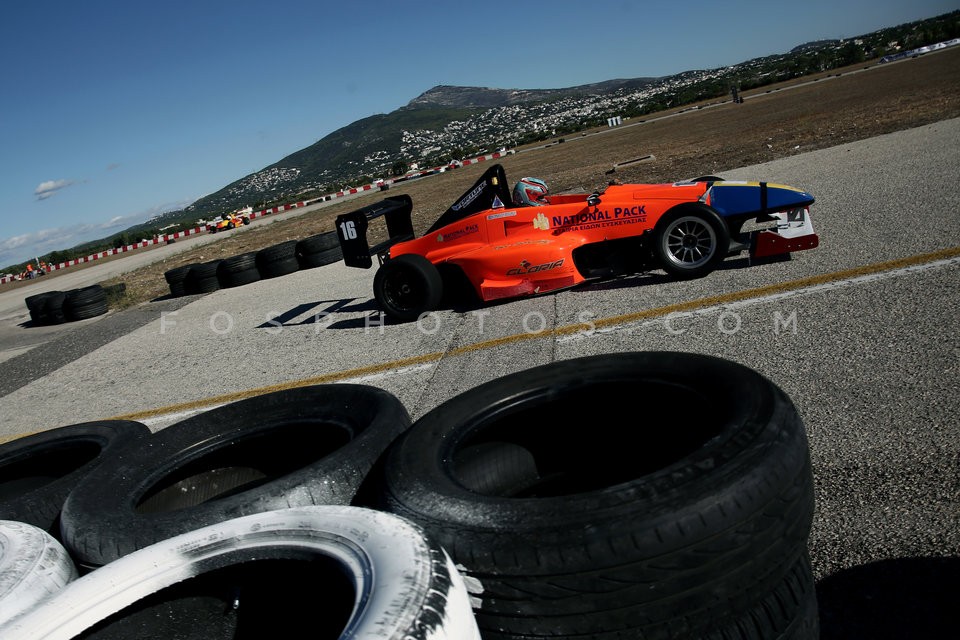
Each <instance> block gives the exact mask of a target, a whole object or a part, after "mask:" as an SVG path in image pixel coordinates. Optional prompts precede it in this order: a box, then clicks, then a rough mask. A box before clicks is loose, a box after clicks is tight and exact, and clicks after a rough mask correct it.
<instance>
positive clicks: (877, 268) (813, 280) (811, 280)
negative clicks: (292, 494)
mask: <svg viewBox="0 0 960 640" xmlns="http://www.w3.org/2000/svg"><path fill="white" fill-rule="evenodd" d="M957 256H960V247H951V248H949V249H942V250H940V251H934V252H931V253H923V254H919V255H915V256H910V257H907V258H900V259H897V260H888V261H886V262H878V263H875V264H871V265H866V266H863V267H855V268H853V269H844V270H842V271H834V272H833V273H825V274H822V275H818V276H810V277H808V278H801V279H799V280H791V281H789V282H781V283H778V284H771V285H767V286H764V287H756V288H753V289H745V290H743V291H734V292H731V293H724V294H720V295H716V296H710V297H707V298H698V299H696V300H690V301H688V302H678V303H676V304H671V305H667V306H665V307H657V308H656V309H647V310H645V311H637V312H635V313H627V314H624V315H619V316H613V317H610V318H599V319H596V320H592V321H590V322H589V323H577V324H569V325H564V326H561V327H555V328H553V329H547V330H544V331H540V332H538V333H518V334H513V335H509V336H504V337H502V338H495V339H493V340H485V341H482V342H476V343H474V344H470V345H467V346H463V347H457V348H456V349H451V350H449V351H437V352H434V353H427V354H424V355H421V356H414V357H411V358H402V359H400V360H393V361H392V362H384V363H380V364H374V365H369V366H366V367H358V368H356V369H347V370H345V371H336V372H333V373H327V374H324V375H321V376H315V377H312V378H303V379H300V380H291V381H289V382H282V383H279V384H273V385H268V386H265V387H258V388H255V389H248V390H246V391H237V392H235V393H227V394H223V395H219V396H212V397H210V398H203V399H200V400H193V401H190V402H181V403H179V404H173V405H169V406H166V407H159V408H156V409H148V410H145V411H138V412H135V413H128V414H124V415H121V416H115V417H114V418H109V419H111V420H143V419H145V418H151V417H155V416H160V415H166V414H170V413H178V412H183V411H191V410H196V409H203V408H205V407H210V406H213V405H220V404H226V403H228V402H235V401H237V400H243V399H245V398H251V397H253V396H259V395H263V394H265V393H273V392H275V391H283V390H286V389H294V388H298V387H306V386H311V385H315V384H326V383H331V382H337V381H340V380H348V379H352V378H359V377H362V376H367V375H373V374H377V373H383V372H385V371H390V370H393V369H402V368H405V367H411V366H416V365H422V364H428V363H431V362H437V361H439V360H440V359H442V358H444V357H450V356H458V355H463V354H467V353H472V352H475V351H483V350H485V349H493V348H496V347H500V346H503V345H507V344H513V343H516V342H524V341H526V340H539V339H543V338H556V337H558V336H566V335H571V334H575V333H580V332H585V331H591V330H596V329H602V328H604V327H611V326H616V325H620V324H628V323H631V322H638V321H641V320H650V319H652V318H658V317H662V316H667V315H670V314H671V313H678V312H684V311H694V310H697V309H702V308H706V307H713V306H717V305H721V304H729V303H731V302H740V301H742V300H749V299H752V298H763V297H766V296H771V295H775V294H779V293H785V292H788V291H796V290H798V289H805V288H807V287H813V286H817V285H823V284H829V283H832V282H839V281H841V280H849V279H851V278H857V277H860V276H866V275H872V274H876V273H882V272H884V271H893V270H895V269H904V268H907V267H914V266H918V265H923V264H927V263H930V262H936V261H937V260H946V259H950V258H955V257H957Z"/></svg>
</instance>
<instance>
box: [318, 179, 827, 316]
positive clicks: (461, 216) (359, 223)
mask: <svg viewBox="0 0 960 640" xmlns="http://www.w3.org/2000/svg"><path fill="white" fill-rule="evenodd" d="M531 195H532V198H531V197H528V196H531ZM813 202H814V198H813V196H812V195H810V194H809V193H806V192H805V191H802V190H800V189H797V188H794V187H789V186H786V185H782V184H773V183H766V182H733V181H725V180H723V179H722V178H719V177H716V176H703V177H700V178H695V179H692V180H683V181H680V182H673V183H666V184H611V185H610V186H608V187H607V188H606V190H605V191H604V192H603V193H599V192H595V193H573V194H561V195H550V194H548V192H547V187H546V184H545V183H543V181H541V180H538V179H536V178H523V179H521V180H520V181H519V182H518V184H517V188H516V189H514V192H513V193H511V191H510V190H509V187H508V185H507V180H506V175H505V173H504V170H503V167H502V166H501V165H499V164H497V165H494V166H492V167H490V168H489V169H488V170H487V171H486V172H485V173H484V175H483V176H482V177H481V178H480V179H479V180H478V181H477V182H476V183H475V184H474V185H473V187H471V188H470V189H468V190H467V191H466V192H465V193H464V194H463V195H462V196H461V197H460V198H459V199H458V200H457V201H456V203H455V204H454V205H453V206H451V207H450V208H449V209H447V211H446V212H445V213H444V214H443V215H441V216H440V218H439V219H438V220H437V221H436V222H435V223H434V224H433V225H432V226H431V227H430V228H429V229H428V230H427V232H426V233H425V234H424V235H422V236H421V237H419V238H415V237H414V231H413V225H412V222H411V213H412V210H413V202H412V200H411V198H410V196H407V195H400V196H395V197H391V198H386V199H385V200H382V201H380V202H378V203H375V204H372V205H369V206H367V207H364V208H362V209H358V210H356V211H352V212H350V213H347V214H343V215H340V216H339V217H338V218H337V222H336V224H337V233H338V236H339V239H340V245H341V247H342V249H343V256H344V262H345V263H346V264H347V265H348V266H352V267H360V268H369V267H370V266H372V264H373V260H372V256H374V255H376V256H377V257H378V260H379V262H380V268H379V269H378V270H377V273H376V275H375V276H374V281H373V293H374V297H375V298H376V300H377V302H378V303H379V305H380V307H381V308H382V309H383V311H384V312H385V313H386V314H387V316H388V317H390V318H392V319H394V320H398V321H410V320H415V319H417V318H418V317H419V316H420V315H421V314H423V313H425V312H428V311H431V310H433V309H436V308H437V307H438V305H439V304H440V301H441V298H442V297H443V294H444V290H445V288H446V289H450V288H467V289H471V290H472V291H473V292H474V293H475V294H476V295H477V297H478V298H479V299H480V300H482V301H491V300H499V299H503V298H511V297H519V296H529V295H537V294H543V293H549V292H553V291H558V290H561V289H566V288H569V287H573V286H576V285H578V284H581V283H584V282H587V281H590V280H596V279H601V278H612V277H616V276H620V275H627V274H631V273H637V272H641V271H646V270H651V269H657V268H661V269H663V270H664V271H666V272H667V273H668V274H669V275H671V276H673V277H676V278H681V279H687V278H697V277H701V276H705V275H707V274H708V273H710V272H711V271H713V270H714V269H715V268H716V267H717V265H719V263H720V262H722V261H723V260H725V259H726V258H727V257H728V256H731V255H736V254H738V253H740V252H741V251H745V250H746V251H749V253H750V255H751V256H752V257H755V258H762V257H766V256H773V255H777V254H786V253H790V252H793V251H800V250H804V249H812V248H814V247H816V246H818V244H819V238H818V236H817V234H816V233H814V231H813V226H812V222H811V220H810V205H811V204H813ZM528 204H529V205H533V206H526V205H528ZM380 216H383V217H384V218H385V220H386V226H387V233H388V235H389V239H388V240H387V241H386V242H384V243H381V244H379V245H377V246H374V247H370V246H369V245H368V242H367V229H368V225H369V221H371V220H373V219H375V218H378V217H380ZM747 222H756V223H759V224H758V225H757V228H755V229H752V230H750V231H747V232H744V231H743V227H744V225H745V223H747Z"/></svg>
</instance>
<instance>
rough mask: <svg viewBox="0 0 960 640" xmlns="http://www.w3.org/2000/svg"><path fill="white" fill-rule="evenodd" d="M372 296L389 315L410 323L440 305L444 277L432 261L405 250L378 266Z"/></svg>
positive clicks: (394, 318)
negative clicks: (404, 252)
mask: <svg viewBox="0 0 960 640" xmlns="http://www.w3.org/2000/svg"><path fill="white" fill-rule="evenodd" d="M373 296H374V298H375V299H376V300H377V303H378V304H379V305H380V308H381V309H382V310H383V311H384V313H386V315H387V317H388V318H391V319H393V320H396V321H398V322H410V321H412V320H416V319H417V318H419V317H420V316H421V315H422V314H424V313H427V312H430V311H433V310H434V309H436V308H437V307H438V306H439V304H440V301H441V300H442V299H443V278H442V277H441V276H440V272H439V271H438V270H437V267H436V266H434V265H433V263H431V262H430V261H429V260H427V259H426V258H424V257H423V256H421V255H417V254H413V253H406V254H403V255H399V256H397V257H395V258H390V259H389V260H387V261H386V262H384V263H383V265H381V266H380V268H379V269H377V273H376V275H375V276H374V277H373Z"/></svg>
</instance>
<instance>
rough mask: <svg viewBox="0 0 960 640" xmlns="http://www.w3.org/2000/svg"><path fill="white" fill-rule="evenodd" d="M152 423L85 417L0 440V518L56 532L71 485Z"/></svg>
mask: <svg viewBox="0 0 960 640" xmlns="http://www.w3.org/2000/svg"><path fill="white" fill-rule="evenodd" d="M149 435H150V429H149V428H148V427H147V426H146V425H145V424H142V423H140V422H134V421H130V420H101V421H96V422H83V423H79V424H73V425H68V426H63V427H57V428H55V429H48V430H46V431H41V432H39V433H34V434H31V435H27V436H22V437H20V438H17V439H15V440H11V441H9V442H5V443H3V444H0V519H3V520H16V521H19V522H25V523H28V524H32V525H34V526H37V527H39V528H41V529H43V530H44V531H47V532H49V533H51V534H53V535H54V536H59V533H60V511H61V509H62V508H63V504H64V502H65V501H66V499H67V496H68V495H69V494H70V491H72V490H73V488H74V487H75V486H76V485H77V483H79V482H80V480H81V478H83V477H84V476H86V475H87V474H88V473H90V472H91V471H92V470H93V469H94V468H95V467H96V466H97V465H98V464H100V462H102V460H103V459H104V458H108V457H110V456H111V455H113V453H114V452H115V451H116V450H117V448H118V447H120V446H121V445H123V444H125V443H128V442H130V441H133V440H137V441H140V440H141V439H142V438H145V437H147V436H149Z"/></svg>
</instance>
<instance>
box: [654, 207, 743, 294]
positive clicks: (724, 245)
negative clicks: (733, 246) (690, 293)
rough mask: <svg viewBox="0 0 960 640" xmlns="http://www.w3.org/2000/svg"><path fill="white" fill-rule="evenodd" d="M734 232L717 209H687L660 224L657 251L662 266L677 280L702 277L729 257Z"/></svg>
mask: <svg viewBox="0 0 960 640" xmlns="http://www.w3.org/2000/svg"><path fill="white" fill-rule="evenodd" d="M729 246H730V232H729V230H728V229H727V225H726V223H724V221H723V220H722V219H721V218H720V216H718V215H717V214H716V213H714V212H713V210H711V209H709V208H707V207H703V206H693V207H683V208H680V209H677V210H675V211H673V212H671V213H668V214H667V215H666V216H665V217H664V219H662V220H661V221H660V222H659V223H658V224H657V229H656V231H655V233H654V247H653V251H654V254H655V255H656V257H657V261H658V262H659V264H660V266H661V267H662V268H663V270H664V271H666V272H667V273H668V274H670V275H672V276H675V277H677V278H684V279H688V278H699V277H701V276H705V275H707V274H708V273H710V272H711V271H713V270H714V269H715V268H716V266H717V264H719V262H720V261H721V260H723V259H724V257H726V255H727V251H728V248H729Z"/></svg>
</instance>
